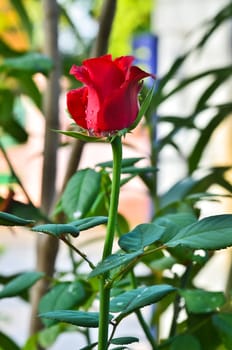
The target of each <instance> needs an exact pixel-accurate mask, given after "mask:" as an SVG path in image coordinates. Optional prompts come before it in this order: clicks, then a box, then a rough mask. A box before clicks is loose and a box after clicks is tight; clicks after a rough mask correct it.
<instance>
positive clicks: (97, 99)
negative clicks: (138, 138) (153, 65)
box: [67, 55, 152, 136]
mask: <svg viewBox="0 0 232 350" xmlns="http://www.w3.org/2000/svg"><path fill="white" fill-rule="evenodd" d="M133 61H134V57H133V56H122V57H119V58H116V59H114V60H113V59H112V56H111V55H104V56H101V57H96V58H90V59H87V60H85V61H83V65H82V66H76V65H73V66H72V68H71V70H70V74H72V75H74V76H75V78H76V79H77V80H78V81H80V82H82V83H83V84H84V85H83V87H81V88H78V89H74V90H71V91H69V92H68V93H67V108H68V112H69V113H70V115H71V117H72V118H73V119H74V121H75V122H76V124H77V125H78V126H80V127H81V128H83V129H86V130H87V131H88V133H89V134H90V135H94V136H110V135H113V134H116V133H117V132H118V131H120V130H122V129H125V128H129V127H130V126H131V125H132V124H133V122H134V121H135V119H136V117H137V114H138V111H139V102H138V94H139V91H140V89H141V86H142V82H141V80H142V79H143V78H146V77H149V76H152V75H151V74H149V73H146V72H145V71H143V70H142V69H140V68H139V67H136V66H133V65H132V63H133Z"/></svg>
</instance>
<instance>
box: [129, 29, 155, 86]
mask: <svg viewBox="0 0 232 350" xmlns="http://www.w3.org/2000/svg"><path fill="white" fill-rule="evenodd" d="M132 48H133V55H134V56H135V59H136V60H135V64H136V65H138V66H139V67H140V68H141V69H144V70H145V71H146V72H149V73H152V74H157V67H158V37H157V36H156V35H153V34H151V33H143V34H140V35H137V36H135V37H134V38H133V42H132ZM144 83H147V84H148V85H152V84H153V80H152V79H145V81H144Z"/></svg>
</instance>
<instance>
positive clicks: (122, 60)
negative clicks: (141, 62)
mask: <svg viewBox="0 0 232 350" xmlns="http://www.w3.org/2000/svg"><path fill="white" fill-rule="evenodd" d="M134 59H135V58H134V56H122V57H118V58H116V59H115V60H114V62H115V64H116V65H117V66H118V67H119V68H120V69H121V70H122V71H123V73H124V75H125V77H126V76H127V73H128V70H129V69H130V67H131V65H132V63H133V61H134Z"/></svg>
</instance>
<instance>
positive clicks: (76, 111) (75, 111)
mask: <svg viewBox="0 0 232 350" xmlns="http://www.w3.org/2000/svg"><path fill="white" fill-rule="evenodd" d="M87 102H88V89H87V88H86V87H83V88H80V89H75V90H71V91H69V92H68V93H67V107H68V111H69V113H70V114H71V116H72V117H73V119H74V120H75V122H76V123H77V124H78V125H79V126H81V127H82V128H84V129H87V123H86V108H87Z"/></svg>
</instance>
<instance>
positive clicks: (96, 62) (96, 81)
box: [84, 56, 125, 103]
mask: <svg viewBox="0 0 232 350" xmlns="http://www.w3.org/2000/svg"><path fill="white" fill-rule="evenodd" d="M84 65H85V68H86V69H87V71H88V74H89V78H90V79H91V84H92V87H94V88H95V90H96V92H97V94H98V97H99V100H100V101H101V103H103V101H104V99H105V98H107V97H108V96H110V95H111V94H112V92H113V91H114V90H115V89H118V88H119V87H120V86H121V85H122V84H123V82H124V81H125V77H124V74H123V72H122V70H121V69H120V68H119V67H118V66H117V65H116V64H115V63H114V62H113V61H110V60H109V58H108V56H107V57H105V56H103V57H97V58H92V59H89V60H86V61H84ZM86 84H87V83H86ZM87 85H89V86H90V84H89V83H88V84H87Z"/></svg>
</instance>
